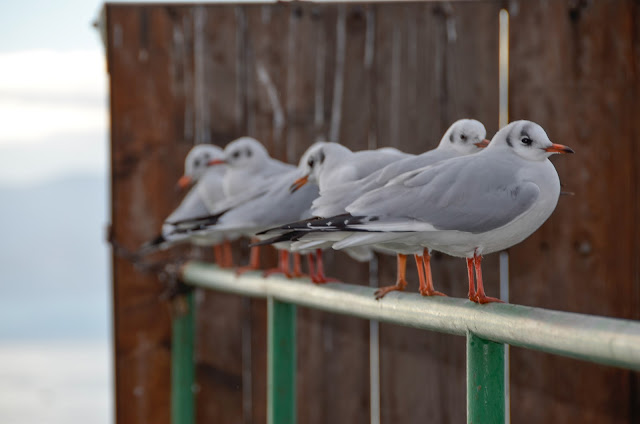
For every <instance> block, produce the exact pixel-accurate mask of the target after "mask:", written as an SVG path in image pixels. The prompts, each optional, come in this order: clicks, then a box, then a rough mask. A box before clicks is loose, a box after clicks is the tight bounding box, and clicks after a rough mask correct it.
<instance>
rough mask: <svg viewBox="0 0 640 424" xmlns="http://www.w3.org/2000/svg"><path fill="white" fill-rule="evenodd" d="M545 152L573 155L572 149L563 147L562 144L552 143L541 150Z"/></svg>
mask: <svg viewBox="0 0 640 424" xmlns="http://www.w3.org/2000/svg"><path fill="white" fill-rule="evenodd" d="M543 150H544V151H545V152H549V153H574V151H573V149H572V148H571V147H569V146H565V145H564V144H555V143H553V144H552V145H551V146H550V147H547V148H546V149H543Z"/></svg>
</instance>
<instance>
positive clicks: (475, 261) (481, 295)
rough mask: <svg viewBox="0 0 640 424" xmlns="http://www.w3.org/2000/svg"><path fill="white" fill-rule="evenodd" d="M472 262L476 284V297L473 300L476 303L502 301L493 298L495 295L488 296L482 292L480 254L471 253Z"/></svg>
mask: <svg viewBox="0 0 640 424" xmlns="http://www.w3.org/2000/svg"><path fill="white" fill-rule="evenodd" d="M473 264H474V266H475V268H476V283H477V285H478V290H477V293H476V299H475V302H477V303H492V302H499V303H504V302H503V301H502V300H500V299H498V298H495V297H489V296H487V295H485V294H484V285H483V284H482V256H480V255H476V254H474V255H473Z"/></svg>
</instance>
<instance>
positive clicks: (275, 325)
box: [267, 297, 296, 424]
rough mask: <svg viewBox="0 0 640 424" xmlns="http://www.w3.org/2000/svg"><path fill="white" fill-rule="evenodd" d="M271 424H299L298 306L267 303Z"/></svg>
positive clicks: (268, 394)
mask: <svg viewBox="0 0 640 424" xmlns="http://www.w3.org/2000/svg"><path fill="white" fill-rule="evenodd" d="M267 302H268V303H267V308H268V310H267V321H268V338H267V349H268V352H267V423H269V424H293V423H295V422H296V306H295V305H292V304H289V303H283V302H279V301H277V300H275V299H273V298H272V297H270V298H269V299H268V301H267Z"/></svg>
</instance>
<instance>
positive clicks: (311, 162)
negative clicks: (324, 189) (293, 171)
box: [307, 158, 315, 168]
mask: <svg viewBox="0 0 640 424" xmlns="http://www.w3.org/2000/svg"><path fill="white" fill-rule="evenodd" d="M314 163H315V161H314V160H313V158H309V160H308V161H307V165H309V168H313V164H314Z"/></svg>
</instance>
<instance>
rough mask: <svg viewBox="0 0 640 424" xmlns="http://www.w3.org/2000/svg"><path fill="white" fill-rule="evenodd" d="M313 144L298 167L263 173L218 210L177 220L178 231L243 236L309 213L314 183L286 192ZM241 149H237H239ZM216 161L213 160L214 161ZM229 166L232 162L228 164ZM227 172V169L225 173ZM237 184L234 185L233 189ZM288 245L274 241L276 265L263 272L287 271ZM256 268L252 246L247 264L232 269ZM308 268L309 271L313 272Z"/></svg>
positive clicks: (297, 270)
mask: <svg viewBox="0 0 640 424" xmlns="http://www.w3.org/2000/svg"><path fill="white" fill-rule="evenodd" d="M314 148H315V145H314V146H312V147H310V148H309V149H308V150H307V152H305V154H303V156H302V158H301V159H300V164H299V166H298V167H294V166H288V167H286V168H281V170H282V169H286V172H282V173H280V174H276V175H274V176H271V177H263V178H264V179H263V181H261V182H259V183H252V184H247V186H246V187H245V189H244V191H242V192H240V193H238V194H237V195H236V196H233V197H231V198H229V199H227V201H226V202H225V203H224V205H223V206H222V209H223V210H222V211H221V212H220V213H218V214H214V215H212V216H209V217H205V218H199V219H196V220H192V221H191V222H189V221H183V222H180V223H178V225H179V231H181V232H184V233H188V234H203V235H205V236H206V235H210V234H220V233H223V234H224V233H227V232H233V233H241V234H244V235H246V236H249V237H251V236H253V235H254V234H255V233H256V232H259V231H262V230H264V229H266V228H269V227H272V226H275V225H281V224H283V223H285V222H291V221H294V220H300V219H306V218H308V217H310V216H311V211H310V209H311V202H312V201H313V199H315V198H316V197H317V196H318V187H317V186H315V185H307V186H306V187H302V188H301V189H300V190H297V191H296V192H295V193H293V194H292V193H290V191H289V187H290V185H291V182H292V181H294V180H296V179H298V178H301V177H302V176H303V173H304V168H305V166H306V164H307V159H308V157H309V155H310V154H311V153H312V152H313V151H314ZM243 150H244V149H242V150H241V151H243ZM220 162H224V163H229V164H230V163H233V159H231V160H229V159H225V160H223V161H220ZM216 163H217V162H216V161H213V164H214V165H215V164H216ZM230 166H232V165H230ZM227 175H228V173H227ZM237 187H238V185H236V189H237ZM287 246H288V245H276V248H278V249H279V250H280V260H279V267H278V268H277V269H275V270H268V271H267V275H269V274H271V273H273V272H282V273H284V274H285V275H287V276H291V274H289V266H288V255H289V252H288V250H287V249H286V248H287ZM299 260H300V258H299V256H298V255H296V256H294V262H295V269H294V274H293V275H295V276H301V275H302V274H301V272H300V264H299ZM258 268H259V251H258V247H253V246H252V252H251V259H250V264H249V265H248V266H247V267H243V268H240V269H238V270H237V271H236V273H238V274H241V273H243V272H246V271H249V270H255V269H258ZM314 273H315V271H314V272H311V274H314Z"/></svg>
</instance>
